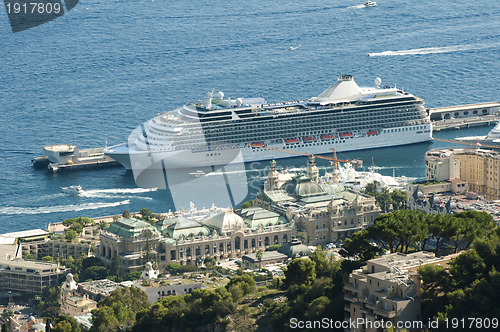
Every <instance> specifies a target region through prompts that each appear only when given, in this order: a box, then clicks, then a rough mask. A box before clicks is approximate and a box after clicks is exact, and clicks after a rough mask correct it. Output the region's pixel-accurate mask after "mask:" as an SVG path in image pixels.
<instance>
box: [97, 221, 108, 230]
mask: <svg viewBox="0 0 500 332" xmlns="http://www.w3.org/2000/svg"><path fill="white" fill-rule="evenodd" d="M98 227H99V230H101V231H104V230H106V228H108V227H109V224H108V223H107V222H105V221H104V220H101V221H100V222H99V225H98Z"/></svg>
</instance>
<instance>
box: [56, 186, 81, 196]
mask: <svg viewBox="0 0 500 332" xmlns="http://www.w3.org/2000/svg"><path fill="white" fill-rule="evenodd" d="M61 190H62V192H63V193H65V194H68V195H81V194H83V189H82V187H81V186H69V187H61Z"/></svg>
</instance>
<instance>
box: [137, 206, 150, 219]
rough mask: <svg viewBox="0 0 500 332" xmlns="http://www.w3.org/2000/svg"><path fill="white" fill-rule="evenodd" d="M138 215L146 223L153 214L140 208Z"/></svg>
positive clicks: (146, 209)
mask: <svg viewBox="0 0 500 332" xmlns="http://www.w3.org/2000/svg"><path fill="white" fill-rule="evenodd" d="M139 213H140V215H141V216H142V219H144V220H146V221H150V220H151V219H152V218H153V212H151V210H150V209H148V208H142V209H141V210H140V211H139Z"/></svg>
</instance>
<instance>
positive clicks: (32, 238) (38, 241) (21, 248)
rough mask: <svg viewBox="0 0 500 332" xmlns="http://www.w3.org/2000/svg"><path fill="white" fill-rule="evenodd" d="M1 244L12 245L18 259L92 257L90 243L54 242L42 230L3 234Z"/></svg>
mask: <svg viewBox="0 0 500 332" xmlns="http://www.w3.org/2000/svg"><path fill="white" fill-rule="evenodd" d="M0 243H1V244H3V245H11V246H12V247H13V250H14V251H15V256H16V258H23V257H26V256H27V255H32V256H34V257H35V259H39V260H41V259H42V258H43V257H45V256H51V257H53V258H59V257H62V258H68V257H69V256H72V257H74V258H76V257H78V256H81V255H85V256H87V257H88V256H90V255H91V249H90V248H91V246H90V244H89V243H82V242H67V241H63V240H52V239H50V237H49V232H46V231H44V230H41V229H30V230H26V231H20V232H13V233H6V234H2V235H0ZM12 258H13V257H12Z"/></svg>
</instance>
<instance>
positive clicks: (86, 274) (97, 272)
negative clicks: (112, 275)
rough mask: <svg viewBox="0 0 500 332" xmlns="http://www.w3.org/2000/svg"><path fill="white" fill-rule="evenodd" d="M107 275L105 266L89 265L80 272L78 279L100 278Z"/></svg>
mask: <svg viewBox="0 0 500 332" xmlns="http://www.w3.org/2000/svg"><path fill="white" fill-rule="evenodd" d="M108 275H109V270H108V269H107V268H106V267H105V266H91V267H89V268H86V269H84V270H83V271H82V273H81V274H80V276H79V277H80V278H79V279H80V281H85V280H102V279H106V278H107V277H108Z"/></svg>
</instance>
